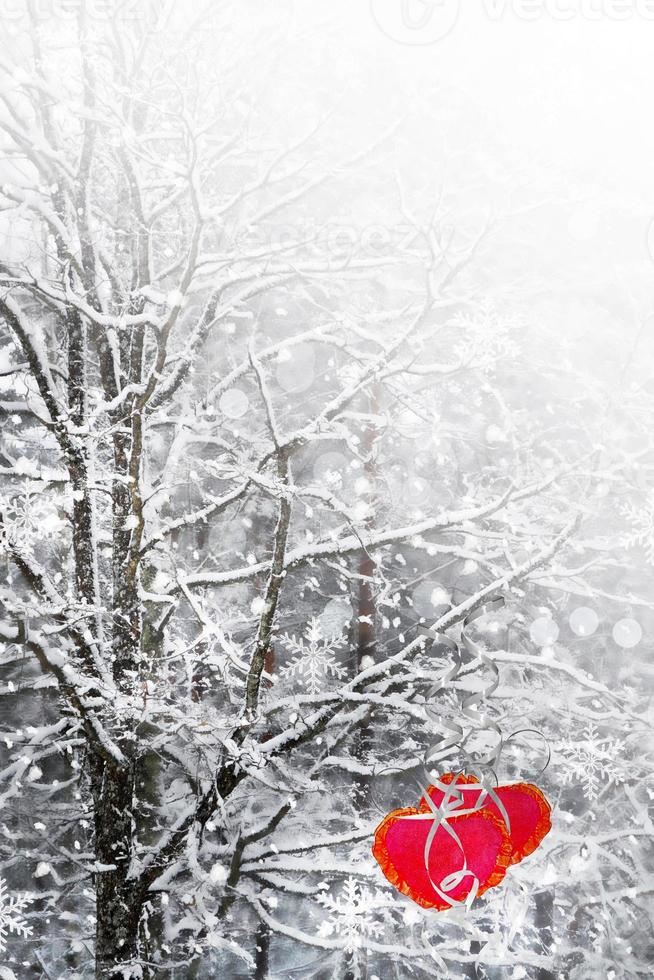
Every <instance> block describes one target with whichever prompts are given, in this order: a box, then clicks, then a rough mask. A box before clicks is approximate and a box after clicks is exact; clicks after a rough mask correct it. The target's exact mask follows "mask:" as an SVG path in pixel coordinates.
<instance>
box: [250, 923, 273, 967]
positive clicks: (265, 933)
mask: <svg viewBox="0 0 654 980" xmlns="http://www.w3.org/2000/svg"><path fill="white" fill-rule="evenodd" d="M269 967H270V929H269V928H268V926H267V925H266V924H265V922H261V923H260V924H259V928H258V929H257V938H256V953H255V957H254V977H253V980H268V969H269Z"/></svg>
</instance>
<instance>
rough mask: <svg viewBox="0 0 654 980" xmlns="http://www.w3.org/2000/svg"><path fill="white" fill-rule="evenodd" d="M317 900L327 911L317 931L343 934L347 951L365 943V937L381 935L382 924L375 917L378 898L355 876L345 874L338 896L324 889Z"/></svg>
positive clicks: (328, 933)
mask: <svg viewBox="0 0 654 980" xmlns="http://www.w3.org/2000/svg"><path fill="white" fill-rule="evenodd" d="M317 901H318V902H319V903H320V905H322V907H323V908H324V909H327V911H328V912H329V913H330V917H329V918H328V919H325V921H324V922H322V923H321V925H320V928H319V930H318V933H319V935H321V936H340V937H342V939H343V940H344V947H343V948H344V949H345V952H346V953H353V952H355V950H357V949H361V948H362V947H364V946H365V945H366V940H368V939H376V938H378V937H379V936H381V934H382V932H383V926H382V924H381V923H380V922H378V921H376V920H375V918H374V916H375V914H376V913H377V912H378V910H379V902H378V899H377V897H376V896H375V894H374V893H373V892H372V891H370V889H369V888H365V887H364V886H362V885H361V884H360V883H359V882H358V881H357V880H356V879H355V878H346V880H345V882H344V884H343V889H342V891H341V894H340V895H338V896H337V897H333V896H332V895H330V894H328V893H324V894H322V895H319V896H318V899H317Z"/></svg>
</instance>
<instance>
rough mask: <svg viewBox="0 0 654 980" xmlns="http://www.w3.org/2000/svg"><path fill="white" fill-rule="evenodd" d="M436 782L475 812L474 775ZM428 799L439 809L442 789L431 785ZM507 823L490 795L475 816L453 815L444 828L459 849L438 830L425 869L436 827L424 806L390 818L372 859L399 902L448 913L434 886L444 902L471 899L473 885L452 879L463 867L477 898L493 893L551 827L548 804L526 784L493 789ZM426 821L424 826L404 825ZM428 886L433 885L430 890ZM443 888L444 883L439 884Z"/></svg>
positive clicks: (385, 821) (478, 789)
mask: <svg viewBox="0 0 654 980" xmlns="http://www.w3.org/2000/svg"><path fill="white" fill-rule="evenodd" d="M439 782H440V783H444V784H448V785H449V784H452V783H454V785H455V786H456V793H457V794H458V795H459V796H460V797H461V798H462V802H461V803H460V804H455V805H458V806H459V808H460V809H466V810H470V809H472V808H474V806H475V804H476V802H477V800H478V799H479V794H480V793H482V792H484V790H483V787H482V786H481V785H480V783H479V780H478V779H477V778H476V777H475V776H464V775H459V776H457V777H455V776H454V775H453V774H452V773H446V774H445V775H444V776H442V777H441V779H440V781H439ZM428 793H429V796H430V797H431V799H432V801H433V803H434V804H435V806H437V807H439V806H440V805H441V803H442V802H443V799H444V796H445V792H444V790H443V789H441V788H438V787H435V786H429V787H428ZM494 793H495V795H496V796H497V797H498V798H499V800H500V802H501V804H502V806H503V807H504V808H505V810H506V813H507V814H508V817H509V823H510V829H509V828H507V825H506V822H505V820H504V817H503V815H502V813H501V810H500V808H499V807H498V806H497V804H496V803H495V802H494V801H493V798H492V796H487V797H486V798H485V800H484V801H482V806H481V807H480V808H479V809H478V810H474V812H472V813H465V814H463V813H462V814H460V815H459V816H457V815H456V809H455V810H453V811H450V812H451V815H448V816H447V824H448V825H449V827H450V828H451V829H452V830H453V831H454V832H455V833H456V836H457V837H458V839H459V841H460V845H459V843H458V842H457V841H456V840H455V838H454V837H453V836H452V835H451V834H450V833H449V832H448V830H447V828H446V827H445V826H444V825H443V824H441V825H440V826H439V827H438V830H437V831H436V834H435V836H434V838H433V841H432V844H431V847H430V849H429V860H428V865H429V869H427V866H426V864H425V846H426V844H427V838H428V835H429V832H430V830H432V828H433V820H431V819H429V814H430V813H431V814H433V808H432V807H431V806H430V805H429V804H428V803H427V801H426V799H424V797H423V799H422V800H421V801H420V807H419V808H418V809H417V808H416V807H405V808H404V809H402V810H393V811H392V813H389V814H388V815H387V816H386V817H384V819H383V820H382V822H381V823H380V825H379V827H377V830H376V831H375V843H374V846H373V849H372V853H373V855H374V856H375V858H376V859H377V861H378V862H379V864H380V866H381V869H382V871H383V872H384V874H385V876H386V877H387V878H388V880H389V881H390V883H391V884H392V885H394V886H395V887H396V888H398V889H399V890H400V891H401V892H402V893H403V894H404V895H408V897H409V898H412V899H413V901H414V902H417V903H418V905H421V906H422V907H423V908H426V909H429V908H434V909H438V910H439V911H442V910H444V909H448V908H451V907H452V903H451V902H448V901H447V899H446V898H444V897H443V896H441V895H439V894H438V892H437V891H435V889H434V884H436V886H437V887H438V888H439V890H440V891H445V892H446V895H447V897H450V898H452V899H453V900H454V901H455V902H457V903H458V902H462V901H465V899H466V898H467V897H468V895H469V894H470V892H471V889H472V887H473V884H474V879H473V878H472V876H470V875H468V876H466V877H464V878H462V879H461V880H459V881H457V883H456V884H454V887H448V884H447V879H448V878H450V882H454V881H456V878H455V877H451V876H455V875H456V872H458V871H460V869H461V868H462V866H463V856H464V855H465V864H466V868H467V869H468V870H469V871H471V872H472V874H473V875H474V878H476V879H477V881H478V883H479V884H478V888H477V895H481V894H483V892H485V891H487V890H488V889H489V888H494V887H495V885H499V884H500V882H501V881H502V880H503V878H504V876H505V874H506V872H507V869H508V868H509V867H510V865H512V864H517V862H518V861H522V859H523V858H525V857H527V855H528V854H531V853H532V852H533V851H535V850H536V848H537V847H538V845H539V844H540V842H541V841H542V839H543V838H544V837H545V835H546V834H547V833H548V831H549V830H550V828H551V826H552V822H551V810H550V805H549V803H548V802H547V800H546V799H545V797H544V796H543V794H542V793H541V791H540V790H539V789H538V787H537V786H533V785H532V784H531V783H514V784H513V785H510V786H498V787H497V788H496V789H495V790H494ZM418 814H426V817H425V818H423V819H413V820H411V819H406V818H407V817H417V815H418ZM432 882H433V883H434V884H432ZM444 882H445V883H446V884H442V883H444Z"/></svg>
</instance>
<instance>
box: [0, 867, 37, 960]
mask: <svg viewBox="0 0 654 980" xmlns="http://www.w3.org/2000/svg"><path fill="white" fill-rule="evenodd" d="M31 901H32V899H31V898H29V897H28V896H27V895H18V896H16V897H12V896H11V895H10V894H9V892H8V891H7V883H6V882H5V881H4V879H3V878H0V953H2V952H3V951H4V950H5V948H6V945H7V936H8V935H9V933H10V932H13V933H14V934H15V935H17V936H23V937H24V938H25V939H27V937H28V936H31V935H32V927H31V926H28V924H27V922H26V921H25V919H24V918H23V914H22V913H23V912H24V911H25V910H26V909H27V906H28V905H29V904H30V903H31Z"/></svg>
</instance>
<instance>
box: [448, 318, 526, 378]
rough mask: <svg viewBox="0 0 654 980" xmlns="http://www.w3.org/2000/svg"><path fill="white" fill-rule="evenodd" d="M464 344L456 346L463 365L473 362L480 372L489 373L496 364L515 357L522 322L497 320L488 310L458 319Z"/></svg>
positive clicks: (517, 351) (460, 343) (510, 319)
mask: <svg viewBox="0 0 654 980" xmlns="http://www.w3.org/2000/svg"><path fill="white" fill-rule="evenodd" d="M457 326H458V327H459V328H460V329H461V331H462V334H463V340H462V341H460V342H459V343H458V344H457V346H456V352H457V354H458V356H459V357H460V358H461V360H462V361H464V362H468V361H470V360H474V363H475V367H476V368H478V369H479V370H481V371H484V372H488V371H492V370H493V369H494V368H495V366H496V364H497V362H498V361H499V360H501V359H503V358H506V357H516V356H517V355H518V354H519V353H520V348H519V346H518V344H517V342H516V337H517V336H518V330H519V329H520V327H521V322H520V320H519V318H518V317H516V316H499V314H497V313H496V312H495V311H494V310H493V309H492V308H490V307H489V306H485V307H483V308H482V309H481V310H480V311H479V313H477V314H476V315H475V316H470V315H467V314H463V315H459V316H458V317H457Z"/></svg>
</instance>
